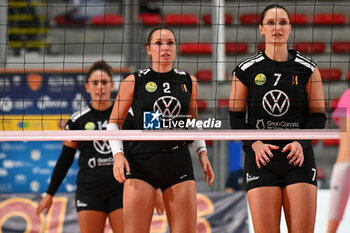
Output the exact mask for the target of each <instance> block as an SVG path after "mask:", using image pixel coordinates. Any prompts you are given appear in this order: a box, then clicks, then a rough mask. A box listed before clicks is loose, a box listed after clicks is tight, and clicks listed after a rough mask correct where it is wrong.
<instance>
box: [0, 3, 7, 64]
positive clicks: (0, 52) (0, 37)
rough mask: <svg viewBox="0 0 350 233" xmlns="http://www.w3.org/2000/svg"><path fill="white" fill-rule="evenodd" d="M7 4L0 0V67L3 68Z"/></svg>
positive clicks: (4, 62) (5, 45) (4, 61)
mask: <svg viewBox="0 0 350 233" xmlns="http://www.w3.org/2000/svg"><path fill="white" fill-rule="evenodd" d="M7 13H8V4H7V1H6V0H0V41H1V43H0V69H5V65H6V50H7V49H6V47H7V25H8V22H7V21H8V17H7Z"/></svg>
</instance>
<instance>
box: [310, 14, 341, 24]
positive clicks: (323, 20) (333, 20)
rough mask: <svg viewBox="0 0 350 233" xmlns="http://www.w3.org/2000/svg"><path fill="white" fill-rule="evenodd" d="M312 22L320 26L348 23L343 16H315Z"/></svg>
mask: <svg viewBox="0 0 350 233" xmlns="http://www.w3.org/2000/svg"><path fill="white" fill-rule="evenodd" d="M312 22H313V23H314V24H318V25H328V24H336V25H343V24H345V22H346V19H345V15H343V14H315V15H314V17H313V18H312Z"/></svg>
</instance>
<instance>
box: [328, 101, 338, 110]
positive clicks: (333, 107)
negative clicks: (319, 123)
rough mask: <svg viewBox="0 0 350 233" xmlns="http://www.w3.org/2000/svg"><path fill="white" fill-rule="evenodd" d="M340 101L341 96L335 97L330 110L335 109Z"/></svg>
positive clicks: (330, 104)
mask: <svg viewBox="0 0 350 233" xmlns="http://www.w3.org/2000/svg"><path fill="white" fill-rule="evenodd" d="M338 101H339V98H334V99H332V100H331V102H330V103H329V108H330V110H331V111H332V112H333V111H334V109H335V108H336V107H337V105H338Z"/></svg>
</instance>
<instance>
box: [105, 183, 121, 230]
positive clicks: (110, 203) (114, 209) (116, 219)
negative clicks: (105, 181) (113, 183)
mask: <svg viewBox="0 0 350 233" xmlns="http://www.w3.org/2000/svg"><path fill="white" fill-rule="evenodd" d="M106 201H107V203H106V206H107V212H108V220H109V224H110V226H111V228H112V230H113V233H123V209H122V208H123V191H122V190H120V192H119V193H117V194H113V195H111V196H110V197H109V198H108V199H107V200H106Z"/></svg>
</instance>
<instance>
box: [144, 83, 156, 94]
mask: <svg viewBox="0 0 350 233" xmlns="http://www.w3.org/2000/svg"><path fill="white" fill-rule="evenodd" d="M145 88H146V90H147V91H148V92H155V91H156V90H157V84H156V83H155V82H148V83H147V84H146V86H145Z"/></svg>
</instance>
